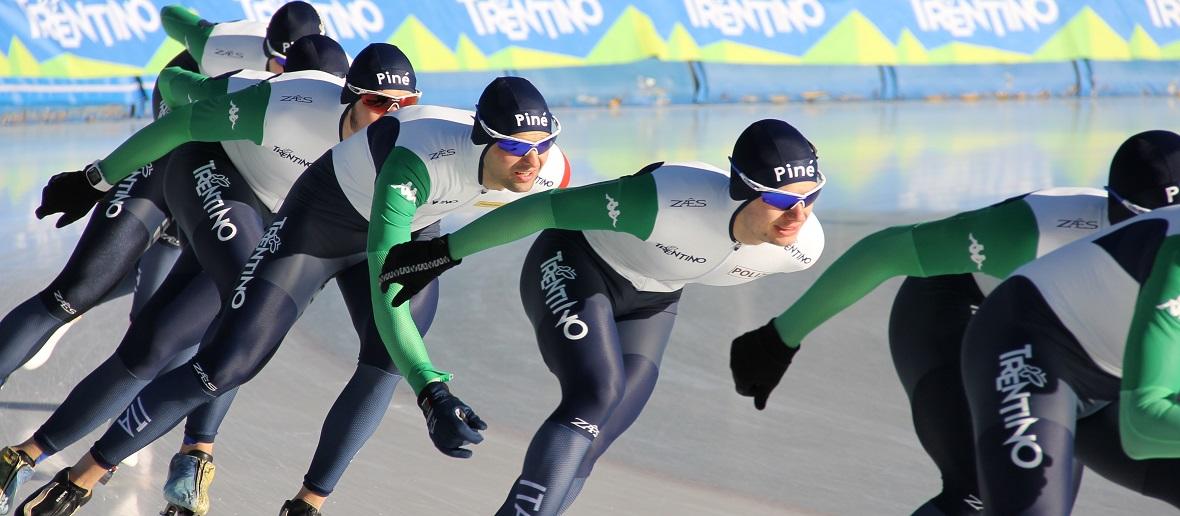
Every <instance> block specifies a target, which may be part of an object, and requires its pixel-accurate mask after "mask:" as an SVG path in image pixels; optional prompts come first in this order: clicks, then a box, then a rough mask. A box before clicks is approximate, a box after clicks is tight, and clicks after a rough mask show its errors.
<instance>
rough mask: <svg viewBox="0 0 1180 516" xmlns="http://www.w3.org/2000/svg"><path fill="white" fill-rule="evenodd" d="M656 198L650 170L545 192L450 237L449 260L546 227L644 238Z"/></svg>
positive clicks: (652, 219)
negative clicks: (611, 232) (616, 233)
mask: <svg viewBox="0 0 1180 516" xmlns="http://www.w3.org/2000/svg"><path fill="white" fill-rule="evenodd" d="M658 210H659V201H658V199H657V196H656V184H655V179H654V178H653V177H652V176H651V174H641V175H635V176H627V177H623V178H620V179H615V180H612V181H604V182H601V183H595V184H592V185H586V186H581V187H577V188H567V189H564V190H549V191H546V192H543V193H538V194H533V195H529V196H526V197H524V198H521V199H518V200H516V201H513V202H511V203H508V204H506V205H504V206H501V207H499V208H496V209H495V210H493V211H492V212H491V213H488V214H487V215H484V216H482V217H480V218H478V219H476V220H475V221H473V222H472V223H470V224H468V225H466V226H464V227H463V228H462V229H459V230H458V231H455V232H454V233H453V234H451V236H450V237H449V242H450V247H451V257H452V258H463V257H465V256H469V255H472V254H475V253H477V252H479V251H482V250H484V249H488V248H491V247H495V246H498V245H502V244H506V243H508V242H512V241H514V240H519V239H521V238H524V237H526V236H528V235H531V234H533V233H536V232H537V231H540V230H542V229H546V228H558V229H573V230H586V229H601V230H607V231H620V232H624V233H630V234H632V235H635V236H636V237H639V238H640V239H646V238H647V237H648V235H650V234H651V231H652V227H653V226H655V221H656V212H657V211H658Z"/></svg>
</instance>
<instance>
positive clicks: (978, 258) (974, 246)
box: [967, 233, 987, 270]
mask: <svg viewBox="0 0 1180 516" xmlns="http://www.w3.org/2000/svg"><path fill="white" fill-rule="evenodd" d="M967 238H968V239H970V240H971V245H968V246H967V252H968V253H971V261H973V262H975V267H976V269H978V270H983V261H984V260H986V259H987V256H984V254H983V244H980V243H979V241H978V240H976V239H975V235H974V234H971V233H967Z"/></svg>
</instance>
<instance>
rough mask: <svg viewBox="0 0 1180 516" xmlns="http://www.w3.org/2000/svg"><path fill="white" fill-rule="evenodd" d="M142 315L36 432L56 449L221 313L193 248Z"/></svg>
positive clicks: (100, 418) (49, 449) (111, 413)
mask: <svg viewBox="0 0 1180 516" xmlns="http://www.w3.org/2000/svg"><path fill="white" fill-rule="evenodd" d="M153 298H154V299H156V300H157V302H155V303H149V304H148V306H147V308H146V309H145V310H144V312H143V317H142V318H139V319H137V320H136V321H135V322H132V324H131V328H129V329H128V331H127V333H126V334H125V335H124V337H123V340H122V341H121V342H120V343H119V346H118V347H117V348H116V349H115V352H114V354H112V355H111V357H110V358H108V359H107V360H106V361H105V362H103V363H102V364H101V365H100V366H99V367H97V368H96V369H95V370H94V371H92V372H91V373H90V374H89V375H87V376H86V377H85V378H83V379H82V381H81V382H79V383H78V385H77V386H75V387H74V389H73V390H72V391H70V394H69V395H68V396H66V399H65V400H64V401H63V402H62V403H61V405H59V406H58V407H57V409H56V410H55V411H54V412H53V414H52V415H51V416H50V417H49V419H48V420H47V421H46V422H45V424H43V425H42V426H41V427H40V428H39V429H38V430H37V432H35V433H34V434H33V438H34V439H35V440H36V441H37V444H38V445H39V446H40V447H41V448H42V449H43V450H44V453H45V454H46V455H52V454H54V453H57V452H58V451H60V450H62V449H64V448H65V447H66V446H69V445H71V444H73V443H74V442H76V441H77V440H78V439H81V438H82V437H84V436H85V435H86V434H87V433H89V432H90V431H91V430H93V429H94V428H95V427H97V426H98V425H101V424H102V423H103V422H104V421H106V420H108V419H110V418H112V417H115V416H116V415H117V414H118V413H119V411H120V410H122V409H123V408H124V407H126V406H127V403H128V402H130V401H131V399H132V398H134V396H135V394H136V393H137V392H139V390H140V389H142V388H143V387H144V386H145V385H147V383H148V382H149V381H151V379H152V378H154V377H155V376H157V375H158V374H159V373H160V372H162V371H164V370H166V369H165V367H166V366H167V365H168V364H169V363H170V362H171V359H172V357H173V356H174V355H176V354H178V353H183V352H184V351H185V348H192V347H193V344H194V343H196V342H197V341H198V340H199V339H200V337H201V335H202V334H203V333H204V331H205V328H206V326H208V323H207V321H208V320H210V319H212V318H213V317H214V316H215V315H216V313H217V307H218V306H219V303H218V295H217V288H216V287H215V286H214V285H213V282H212V280H210V278H209V277H208V276H207V275H205V274H204V273H203V272H202V270H201V267H200V264H199V263H197V260H196V257H195V255H194V254H193V253H192V252H190V251H187V250H186V251H185V252H184V253H182V256H181V258H180V259H179V260H178V261H177V264H176V266H175V267H173V269H172V272H171V273H170V274H169V275H168V279H167V280H165V281H164V284H163V285H161V287H160V289H159V290H158V291H157V292H156V295H155V296H153Z"/></svg>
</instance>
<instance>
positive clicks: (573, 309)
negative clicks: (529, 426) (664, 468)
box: [497, 230, 679, 516]
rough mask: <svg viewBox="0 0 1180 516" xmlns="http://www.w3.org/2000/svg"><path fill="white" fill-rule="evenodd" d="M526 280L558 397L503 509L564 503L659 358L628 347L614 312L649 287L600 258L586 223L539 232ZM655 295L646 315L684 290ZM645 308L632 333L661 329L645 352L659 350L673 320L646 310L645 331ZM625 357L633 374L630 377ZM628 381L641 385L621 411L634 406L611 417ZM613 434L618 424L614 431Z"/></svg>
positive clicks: (550, 508)
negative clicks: (646, 324) (645, 324)
mask: <svg viewBox="0 0 1180 516" xmlns="http://www.w3.org/2000/svg"><path fill="white" fill-rule="evenodd" d="M520 285H521V300H522V301H523V303H524V308H525V313H526V314H527V315H528V318H529V320H530V321H531V322H532V325H533V328H534V331H535V333H536V335H537V343H538V346H539V348H540V351H541V356H542V358H543V359H544V361H545V364H546V365H547V366H548V367H549V370H550V371H551V372H552V373H553V374H554V376H556V377H557V379H558V382H559V384H560V385H561V396H562V397H561V402H560V403H559V404H558V406H557V408H556V409H555V410H554V411H553V413H552V414H551V415H550V416H549V417H548V418H547V419H546V420H545V422H544V423H542V425H541V428H540V429H538V431H537V433H536V434H535V435H534V436H533V440H532V442H531V443H530V444H529V448H528V451H527V452H526V453H525V458H524V465H523V468H522V471H521V474H520V476H519V477H517V479H516V481H515V482H514V483H513V485H512V488H511V489H510V490H509V493H508V496H507V498H506V499H505V501H504V503H503V504H502V505H501V506H500V509H499V511H498V512H497V514H498V515H521V514H524V515H530V516H533V515H553V514H558V513H559V512H560V511H561V509H562V506H563V504H564V502H565V501H566V498H567V496H568V495H569V494H570V492H571V489H574V488H575V485H574V484H575V480H574V479H575V478H576V476H577V474H578V472H579V470H580V469H581V468H582V465H583V463H584V462H585V460H586V459H587V457H589V456H590V450H591V448H592V447H593V445H594V442H595V441H596V440H598V439H601V438H603V437H602V435H601V434H602V429H603V428H607V427H608V425H612V424H613V425H615V428H618V429H619V431H621V430H622V429H625V428H626V427H627V426H628V425H629V424H630V423H631V421H633V420H634V417H635V416H636V415H637V414H638V410H639V409H641V408H642V406H643V403H644V402H645V401H646V399H647V397H648V396H649V395H650V392H651V386H652V385H654V383H655V374H656V362H653V361H652V360H651V359H650V358H645V357H643V356H639V355H638V354H636V353H635V350H638V349H643V348H642V347H635V348H633V349H631V350H628V349H625V348H624V343H623V341H622V337H621V334H620V330H619V326H618V323H617V320H616V319H617V317H618V316H617V313H618V312H617V309H618V308H623V309H624V310H625V309H626V307H627V305H629V304H632V303H633V302H634V301H635V300H636V299H637V298H641V297H644V296H643V294H644V293H639V292H637V291H635V290H634V288H633V287H631V286H630V284H629V283H628V282H627V281H626V280H624V279H623V278H621V277H619V276H618V275H617V274H616V273H614V271H612V270H611V269H610V268H609V266H607V265H606V264H605V263H604V262H602V260H601V258H599V257H598V256H597V255H596V254H595V253H594V251H593V250H592V249H591V248H590V247H589V244H587V243H586V240H585V238H584V237H583V236H582V234H581V233H580V232H572V231H559V230H546V231H543V232H542V233H541V234H540V235H539V236H538V237H537V239H536V241H535V242H534V243H533V246H532V248H531V249H530V250H529V253H528V255H527V257H526V258H525V261H524V269H523V272H522V273H521V278H520ZM651 297H652V298H654V299H644V301H647V302H648V303H649V304H650V303H652V302H655V304H656V306H655V307H654V308H652V307H650V306H649V307H648V309H649V310H650V311H649V312H648V313H647V314H643V315H653V314H654V313H657V312H659V311H661V310H663V309H666V308H667V307H669V306H671V305H673V304H674V303H675V302H676V301H677V300H678V299H679V292H671V293H658V294H655V295H653V296H651ZM636 314H637V315H638V314H639V312H638V311H637V312H636ZM643 315H639V316H638V317H637V318H636V319H634V321H635V323H636V325H637V326H636V328H632V329H631V331H629V336H630V335H632V334H633V335H635V336H639V335H644V336H652V337H655V340H656V341H657V342H656V343H655V344H654V346H655V350H656V352H654V353H653V352H651V351H648V352H647V354H657V355H658V354H662V349H663V345H664V344H663V342H666V339H667V333H664V332H665V331H670V324H668V323H667V320H666V319H662V318H659V317H655V318H648V320H651V319H654V321H653V322H652V323H651V324H653V325H654V328H656V331H654V332H653V331H650V330H644V329H641V328H639V327H638V326H642V323H641V322H640V321H642V320H644V319H645V318H644V317H643ZM632 332H633V333H632ZM661 334H663V335H662V337H661ZM648 345H652V344H651V343H648ZM628 351H631V354H632V358H631V359H630V360H628V358H627V356H626V355H627V354H628ZM654 358H656V359H657V360H658V357H654ZM629 361H630V362H631V365H632V366H633V371H634V372H635V373H636V375H635V377H634V379H633V380H631V381H629V378H628V370H627V367H628V362H629ZM629 383H633V384H634V385H635V386H636V393H635V397H634V398H633V399H632V400H631V401H630V402H629V403H628V404H627V406H628V407H630V408H629V409H625V410H627V411H629V412H634V413H633V414H630V413H629V414H625V415H622V416H621V417H620V420H619V421H618V422H615V423H612V422H611V420H612V418H613V417H614V415H615V413H616V411H617V410H618V409H619V408H620V407H621V406H624V400H626V399H628V397H627V386H628V384H629ZM614 437H617V433H616V434H614V435H613V436H612V437H610V438H609V439H613V438H614ZM607 444H609V441H607V442H604V444H603V446H602V448H600V450H599V451H596V452H595V453H596V455H595V456H593V457H591V458H590V462H589V463H588V466H589V467H592V466H593V462H594V460H595V459H596V458H597V455H600V454H601V451H602V450H603V449H605V446H606V445H607ZM571 500H572V498H571Z"/></svg>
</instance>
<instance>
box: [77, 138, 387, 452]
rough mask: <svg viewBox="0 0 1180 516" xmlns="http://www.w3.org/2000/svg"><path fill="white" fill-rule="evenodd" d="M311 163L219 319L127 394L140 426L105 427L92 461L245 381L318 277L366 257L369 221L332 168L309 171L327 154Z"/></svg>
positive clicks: (155, 433)
mask: <svg viewBox="0 0 1180 516" xmlns="http://www.w3.org/2000/svg"><path fill="white" fill-rule="evenodd" d="M329 156H330V155H329ZM316 163H317V164H319V165H316V164H313V165H312V167H311V168H309V170H308V171H307V172H305V173H304V174H303V175H302V176H301V177H300V179H299V180H298V181H297V182H296V184H295V186H294V187H293V188H292V190H291V192H290V193H289V194H288V196H287V199H286V200H285V201H284V203H283V207H282V209H281V210H280V212H279V213H278V214H277V215H276V216H275V218H274V221H273V222H272V223H271V225H270V227H269V228H267V230H266V232H265V235H264V236H263V238H261V239H258V240H257V246H256V248H255V249H254V251H253V253H252V255H251V256H250V257H249V260H248V261H247V263H246V265H245V266H244V267H241V268H240V271H239V272H240V274H239V276H238V278H237V280H236V281H234V282H233V284H232V288H231V289H230V291H229V292H228V295H227V296H224V299H225V300H224V302H223V305H222V310H221V313H220V314H219V316H218V318H217V321H216V322H215V323H214V324H213V325H211V326H210V328H209V331H207V332H206V333H205V336H204V338H202V347H201V350H200V351H198V352H197V355H196V356H195V357H193V359H192V360H191V361H190V362H189V363H188V364H186V365H185V366H182V367H180V368H178V369H176V370H173V371H171V372H169V373H167V374H164V375H162V376H160V377H159V378H157V379H156V380H154V381H153V382H152V383H151V384H149V385H148V386H147V387H145V388H144V389H143V390H142V391H141V392H140V394H139V396H137V397H136V398H135V399H134V400H132V402H131V403H130V404H129V405H128V407H127V409H126V411H125V412H124V415H123V419H127V420H131V421H136V422H139V424H137V425H135V426H133V427H132V428H131V429H130V430H127V429H125V428H119V427H112V428H110V429H109V430H108V431H107V432H106V434H104V435H103V436H102V438H100V439H99V440H98V442H97V443H96V444H95V445H94V447H92V448H91V454H92V456H93V457H94V458H95V459H96V460H97V461H99V462H100V463H102V464H104V465H105V464H108V463H109V464H111V465H113V464H117V463H118V462H119V461H121V460H123V459H124V458H126V457H127V456H128V455H130V454H131V453H133V452H135V451H137V450H139V449H142V448H143V447H144V446H146V445H147V444H149V443H151V442H152V441H154V440H155V439H157V438H158V437H159V436H161V435H163V434H164V433H165V432H167V431H168V430H169V429H170V428H172V427H173V426H175V425H176V424H177V423H178V422H179V421H180V419H181V418H183V417H185V416H186V415H188V414H189V413H191V412H192V411H193V410H194V409H196V408H197V407H198V406H200V405H202V404H203V403H206V402H208V401H209V400H211V399H213V398H215V397H217V396H219V395H221V394H222V393H224V392H226V391H227V390H230V389H233V388H236V387H237V386H238V385H240V384H242V383H244V382H246V381H249V380H250V379H251V378H253V377H254V376H255V375H256V374H257V373H258V372H259V371H260V370H261V369H262V367H264V366H265V364H266V362H267V361H268V360H269V359H270V357H271V356H273V354H274V352H275V351H277V349H278V346H279V344H280V343H281V342H282V339H283V337H284V336H286V334H287V332H288V331H289V330H290V328H291V326H292V325H293V324H294V323H295V321H296V320H297V319H298V318H299V315H300V314H302V313H303V310H304V309H306V307H307V305H308V304H309V303H310V302H311V300H312V298H313V297H314V295H315V294H316V293H317V292H318V291H319V290H320V289H321V288H322V287H323V285H324V283H325V282H327V280H328V279H330V278H331V277H333V276H334V275H336V274H337V273H339V272H340V271H343V270H345V269H347V268H349V267H351V266H353V265H356V264H359V263H362V262H363V261H364V259H365V253H364V250H365V245H366V239H367V231H368V222H367V221H365V220H364V218H363V217H361V216H360V214H358V213H356V210H355V209H354V208H353V207H352V205H351V204H350V203H349V202H348V201H347V199H346V198H345V197H344V194H343V192H341V191H340V189H339V186H338V185H336V183H335V179H334V178H333V177H332V176H331V174H330V170H329V173H328V174H323V175H327V178H326V179H327V181H326V182H325V181H324V179H325V178H323V177H316V174H313V171H314V170H315V168H316V167H317V166H320V167H325V168H328V167H330V163H331V160H330V158H328V159H326V160H324V159H321V160H319V161H317V162H316ZM325 163H326V164H327V165H325ZM321 172H322V171H321ZM258 321H266V324H259V323H258ZM147 414H150V417H148V416H146V415H147Z"/></svg>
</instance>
